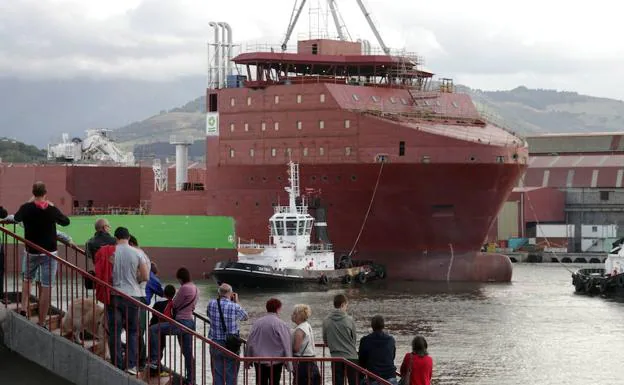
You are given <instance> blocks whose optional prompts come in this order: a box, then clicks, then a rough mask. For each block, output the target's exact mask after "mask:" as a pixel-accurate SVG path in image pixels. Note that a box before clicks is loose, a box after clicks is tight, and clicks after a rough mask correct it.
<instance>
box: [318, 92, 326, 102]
mask: <svg viewBox="0 0 624 385" xmlns="http://www.w3.org/2000/svg"><path fill="white" fill-rule="evenodd" d="M319 98H320V101H321V103H325V94H321V95H320V96H319Z"/></svg>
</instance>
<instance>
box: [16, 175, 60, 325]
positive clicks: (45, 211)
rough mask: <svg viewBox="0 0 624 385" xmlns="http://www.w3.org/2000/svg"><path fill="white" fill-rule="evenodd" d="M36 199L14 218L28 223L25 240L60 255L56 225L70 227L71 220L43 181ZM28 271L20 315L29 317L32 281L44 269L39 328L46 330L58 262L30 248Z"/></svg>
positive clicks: (36, 187)
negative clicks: (57, 205)
mask: <svg viewBox="0 0 624 385" xmlns="http://www.w3.org/2000/svg"><path fill="white" fill-rule="evenodd" d="M32 194H33V198H31V201H30V202H27V203H24V204H23V205H22V206H21V207H20V208H19V210H17V213H15V215H14V217H13V218H14V220H15V221H16V222H22V223H23V224H24V238H26V240H27V241H29V242H30V243H33V244H35V245H37V246H39V247H40V248H42V249H44V250H46V251H47V252H49V253H51V254H52V255H54V256H56V224H57V223H58V224H59V225H61V226H67V225H69V218H67V217H66V216H65V215H64V214H63V213H62V212H61V211H60V210H59V209H58V208H56V207H54V205H53V204H52V203H51V202H49V201H48V200H47V198H46V195H47V191H46V187H45V184H43V182H36V183H35V184H33V188H32ZM24 258H26V270H25V271H24V278H23V284H22V308H21V311H20V313H21V314H22V315H23V316H27V315H28V316H29V314H28V313H27V310H28V309H29V303H30V281H31V279H32V278H33V277H34V276H35V273H36V272H37V271H38V270H40V275H41V291H40V292H39V298H38V300H39V321H38V324H39V326H42V327H45V322H46V318H47V316H48V310H49V309H50V299H51V298H50V295H51V287H52V284H53V283H54V278H55V277H56V267H57V262H56V259H54V258H52V257H50V256H49V255H48V254H42V253H41V252H40V251H39V250H37V249H36V248H34V247H32V246H30V245H26V253H25V255H24Z"/></svg>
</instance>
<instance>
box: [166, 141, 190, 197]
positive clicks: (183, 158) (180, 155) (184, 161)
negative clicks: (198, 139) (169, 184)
mask: <svg viewBox="0 0 624 385" xmlns="http://www.w3.org/2000/svg"><path fill="white" fill-rule="evenodd" d="M169 143H170V144H173V145H175V146H176V191H182V190H183V189H184V185H185V184H186V183H188V149H189V147H190V146H191V144H193V138H192V137H176V136H175V135H172V136H171V137H170V138H169Z"/></svg>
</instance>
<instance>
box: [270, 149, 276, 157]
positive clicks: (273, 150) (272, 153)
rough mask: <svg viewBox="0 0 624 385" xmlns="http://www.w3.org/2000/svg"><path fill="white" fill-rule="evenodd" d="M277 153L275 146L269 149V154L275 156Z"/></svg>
mask: <svg viewBox="0 0 624 385" xmlns="http://www.w3.org/2000/svg"><path fill="white" fill-rule="evenodd" d="M276 155H277V150H276V149H275V148H272V149H271V156H276Z"/></svg>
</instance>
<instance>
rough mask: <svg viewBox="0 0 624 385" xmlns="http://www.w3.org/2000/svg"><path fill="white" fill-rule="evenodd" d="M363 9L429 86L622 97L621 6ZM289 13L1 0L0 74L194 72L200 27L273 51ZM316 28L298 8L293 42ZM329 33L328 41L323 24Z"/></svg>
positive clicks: (245, 6)
mask: <svg viewBox="0 0 624 385" xmlns="http://www.w3.org/2000/svg"><path fill="white" fill-rule="evenodd" d="M319 2H320V3H322V5H323V6H324V4H325V1H321V0H308V3H309V4H312V8H316V7H317V3H319ZM364 3H365V4H366V6H367V7H368V10H369V12H370V13H371V15H372V17H373V19H374V20H375V22H376V24H377V26H378V28H379V31H380V33H381V35H382V37H383V39H384V40H385V42H386V45H388V46H390V47H393V48H400V49H402V48H405V49H406V50H407V51H414V52H417V53H418V54H419V55H421V56H423V57H424V59H425V62H424V63H425V67H426V69H428V70H431V71H432V72H434V73H435V74H436V76H438V77H450V78H453V79H454V80H455V82H456V83H457V84H465V85H467V86H470V87H472V88H478V89H483V90H501V89H502V90H504V89H511V88H515V87H517V86H519V85H524V86H527V87H529V88H548V89H557V90H566V91H576V92H579V93H583V94H589V95H593V96H601V97H610V98H616V99H622V100H624V71H622V70H621V69H622V68H624V40H623V39H622V36H624V23H622V22H621V14H622V11H623V10H624V5H619V4H618V3H617V2H615V1H613V0H609V1H606V0H594V1H592V2H590V3H588V2H581V1H562V0H523V1H513V2H512V1H500V0H499V1H489V0H471V1H465V0H437V1H428V2H424V1H421V0H364ZM337 4H338V6H339V9H340V11H341V14H342V17H343V19H344V21H345V24H346V26H347V28H348V31H349V32H350V35H351V37H352V38H353V39H357V38H363V39H368V40H370V41H371V42H373V43H374V44H375V38H374V36H373V34H372V33H371V31H370V29H369V27H368V25H367V24H366V20H365V18H364V16H363V15H362V13H361V12H360V10H359V8H358V7H357V3H356V1H355V0H338V1H337ZM293 5H294V0H272V1H259V0H227V1H220V0H212V1H207V0H201V1H200V0H0V74H1V75H2V76H16V77H20V78H28V79H40V78H43V79H47V78H67V77H76V76H87V77H92V78H111V77H112V78H138V79H149V80H166V79H172V78H175V77H180V76H186V75H202V74H205V73H206V67H207V55H206V44H207V42H208V40H209V39H211V38H212V30H211V28H210V27H209V26H208V22H210V21H225V22H228V23H229V24H230V25H231V26H232V29H233V35H234V40H235V42H236V43H240V44H241V47H242V48H243V49H245V48H246V47H250V46H251V45H253V44H256V43H257V44H273V45H276V46H278V45H279V44H280V43H281V39H283V37H284V34H285V31H286V27H287V24H288V20H289V18H290V14H291V11H292V8H293ZM389 5H391V6H389ZM317 19H318V17H315V16H313V17H310V11H309V9H308V8H306V9H305V10H304V12H303V13H302V15H301V18H300V21H299V27H298V29H297V30H296V31H295V33H294V34H293V38H292V39H291V43H293V42H296V40H297V38H298V37H302V36H305V34H306V32H307V31H308V29H309V28H308V26H309V25H310V24H311V23H312V24H314V25H315V27H314V28H313V30H314V31H318V25H319V24H318V23H316V22H314V20H317ZM321 19H322V18H321ZM311 20H312V22H311ZM321 25H323V23H322V22H321ZM329 31H330V34H335V32H334V31H335V29H334V28H333V25H332V24H331V23H330V24H329ZM375 45H376V44H375Z"/></svg>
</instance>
